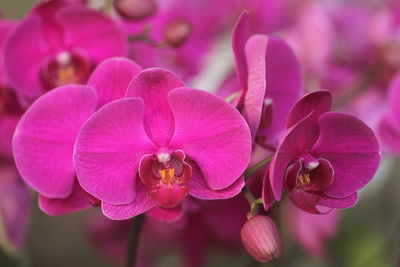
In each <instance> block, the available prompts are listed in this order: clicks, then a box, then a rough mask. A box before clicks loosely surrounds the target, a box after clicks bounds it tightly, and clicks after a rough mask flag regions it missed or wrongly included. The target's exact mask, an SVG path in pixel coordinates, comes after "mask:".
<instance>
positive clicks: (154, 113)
mask: <svg viewBox="0 0 400 267" xmlns="http://www.w3.org/2000/svg"><path fill="white" fill-rule="evenodd" d="M182 86H184V83H183V81H182V80H181V79H180V78H179V77H178V76H176V75H175V74H174V73H172V72H170V71H168V70H166V69H159V68H154V69H147V70H144V71H142V72H141V73H139V74H138V75H137V76H136V77H135V78H134V79H133V80H132V82H131V84H130V85H129V88H128V90H127V92H126V96H127V97H140V98H142V99H143V101H144V103H145V111H144V126H145V129H146V132H147V134H148V135H149V136H150V137H151V138H152V140H153V141H154V142H155V143H156V144H158V145H160V146H165V145H167V144H168V143H169V141H170V140H171V137H172V135H173V132H174V118H173V116H172V113H171V108H170V106H169V105H168V100H167V95H168V92H169V91H171V90H172V89H175V88H177V87H182Z"/></svg>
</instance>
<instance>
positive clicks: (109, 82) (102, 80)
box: [88, 57, 141, 107]
mask: <svg viewBox="0 0 400 267" xmlns="http://www.w3.org/2000/svg"><path fill="white" fill-rule="evenodd" d="M140 71H141V68H140V66H139V65H137V64H136V63H135V62H133V61H131V60H129V59H126V58H119V57H114V58H110V59H107V60H105V61H103V62H102V63H101V64H100V65H98V66H97V68H96V69H95V70H94V71H93V73H92V75H91V76H90V78H89V81H88V85H89V86H92V87H93V88H95V89H96V91H97V94H98V96H99V101H98V105H97V106H98V107H102V106H104V105H105V104H107V103H108V102H110V101H113V100H116V99H119V98H123V97H124V96H125V93H126V89H128V85H129V83H130V82H131V81H132V79H133V77H135V75H136V74H137V73H139V72H140Z"/></svg>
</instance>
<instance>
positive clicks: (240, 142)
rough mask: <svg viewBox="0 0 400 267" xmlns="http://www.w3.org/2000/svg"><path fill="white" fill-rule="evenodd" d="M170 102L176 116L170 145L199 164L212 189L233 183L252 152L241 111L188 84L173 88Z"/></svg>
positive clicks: (247, 130) (248, 132)
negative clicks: (191, 87) (186, 86)
mask: <svg viewBox="0 0 400 267" xmlns="http://www.w3.org/2000/svg"><path fill="white" fill-rule="evenodd" d="M169 103H170V107H171V110H172V113H173V116H174V119H175V133H174V137H173V138H172V141H171V145H172V146H176V147H179V148H180V149H182V150H183V151H184V152H185V153H186V155H187V156H188V157H190V158H192V159H193V160H194V161H195V162H196V163H197V164H198V165H199V167H200V169H201V172H202V174H203V175H204V177H205V180H206V183H207V185H208V186H209V187H210V188H211V189H213V190H220V189H224V188H226V187H228V186H230V185H232V184H233V183H234V182H235V181H236V180H237V178H238V177H240V176H241V175H242V173H243V172H244V170H245V168H246V167H247V165H248V163H249V161H250V156H251V136H250V131H249V128H248V126H247V124H246V122H245V120H244V119H243V117H242V116H241V115H240V113H239V112H238V111H237V110H236V109H235V108H234V107H232V106H231V105H229V104H228V103H226V102H225V101H224V100H222V99H220V98H219V97H216V96H214V95H211V94H209V93H207V92H204V91H200V90H195V89H188V88H178V89H175V90H173V91H171V92H170V93H169Z"/></svg>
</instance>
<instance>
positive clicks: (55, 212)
mask: <svg viewBox="0 0 400 267" xmlns="http://www.w3.org/2000/svg"><path fill="white" fill-rule="evenodd" d="M91 198H92V197H91V196H90V195H89V194H88V193H86V192H85V191H83V189H82V188H81V186H80V185H79V183H78V181H75V185H74V189H73V190H72V193H71V195H69V196H68V197H66V198H47V197H45V196H43V195H39V207H40V209H41V210H43V211H44V212H46V213H47V214H49V215H52V216H60V215H66V214H70V213H73V212H76V211H80V210H84V209H88V208H90V207H92V204H95V203H94V202H93V201H92V200H91ZM99 204H100V202H99Z"/></svg>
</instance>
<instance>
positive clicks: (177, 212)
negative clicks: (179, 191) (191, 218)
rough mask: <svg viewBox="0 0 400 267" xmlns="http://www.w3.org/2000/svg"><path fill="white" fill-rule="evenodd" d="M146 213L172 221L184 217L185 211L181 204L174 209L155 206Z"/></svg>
mask: <svg viewBox="0 0 400 267" xmlns="http://www.w3.org/2000/svg"><path fill="white" fill-rule="evenodd" d="M146 215H148V216H150V217H152V218H155V219H158V220H160V221H164V222H168V223H171V222H175V221H177V220H179V219H180V218H182V215H183V212H182V207H181V206H178V207H176V208H173V209H163V208H160V207H154V208H152V209H151V210H149V211H148V212H146Z"/></svg>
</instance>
